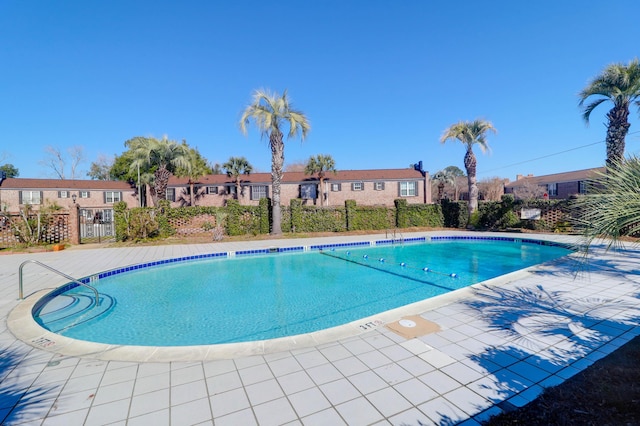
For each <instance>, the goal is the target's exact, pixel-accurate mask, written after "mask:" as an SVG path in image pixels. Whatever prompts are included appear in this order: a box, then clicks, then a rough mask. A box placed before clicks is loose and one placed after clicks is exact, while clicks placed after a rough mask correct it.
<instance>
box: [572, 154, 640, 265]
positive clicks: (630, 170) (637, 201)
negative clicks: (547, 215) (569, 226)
mask: <svg viewBox="0 0 640 426" xmlns="http://www.w3.org/2000/svg"><path fill="white" fill-rule="evenodd" d="M611 165H612V166H613V167H611V168H608V169H607V172H606V173H602V174H599V175H598V177H597V178H596V179H594V181H593V182H591V183H590V185H589V187H588V191H587V194H584V195H580V196H578V198H577V199H576V200H575V201H574V202H572V204H571V216H572V218H574V219H575V221H576V226H577V227H578V228H579V229H580V230H581V231H582V234H583V238H584V241H583V244H582V247H586V248H587V249H588V247H589V246H590V245H591V243H592V242H593V241H594V240H595V239H597V238H607V239H608V241H609V242H608V247H609V248H610V247H612V246H614V245H617V244H619V242H620V239H621V238H622V237H626V236H633V237H636V238H637V237H638V235H640V191H638V187H639V186H640V158H638V157H634V156H632V157H630V158H628V159H627V160H626V161H625V160H623V161H622V162H619V163H612V164H611ZM585 253H586V250H585Z"/></svg>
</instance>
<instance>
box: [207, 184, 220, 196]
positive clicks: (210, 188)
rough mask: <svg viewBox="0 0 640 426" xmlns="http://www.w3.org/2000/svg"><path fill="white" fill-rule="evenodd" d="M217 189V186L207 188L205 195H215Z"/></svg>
mask: <svg viewBox="0 0 640 426" xmlns="http://www.w3.org/2000/svg"><path fill="white" fill-rule="evenodd" d="M217 193H218V187H217V186H207V194H217Z"/></svg>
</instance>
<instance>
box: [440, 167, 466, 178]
mask: <svg viewBox="0 0 640 426" xmlns="http://www.w3.org/2000/svg"><path fill="white" fill-rule="evenodd" d="M443 171H444V172H445V173H447V174H448V175H450V176H453V177H462V176H464V175H465V174H464V172H463V171H462V169H461V168H460V167H456V166H447V167H445V168H444V170H443Z"/></svg>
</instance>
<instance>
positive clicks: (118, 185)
mask: <svg viewBox="0 0 640 426" xmlns="http://www.w3.org/2000/svg"><path fill="white" fill-rule="evenodd" d="M131 188H132V186H131V185H130V184H129V183H127V182H123V181H116V180H79V179H30V178H7V179H4V180H3V181H2V182H0V189H52V190H53V189H56V190H57V189H60V190H69V189H86V190H94V191H95V190H118V191H123V190H125V191H126V190H128V189H131Z"/></svg>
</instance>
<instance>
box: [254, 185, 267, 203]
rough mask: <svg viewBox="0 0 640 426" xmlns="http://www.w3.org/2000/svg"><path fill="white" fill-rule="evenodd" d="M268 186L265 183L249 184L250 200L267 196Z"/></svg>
mask: <svg viewBox="0 0 640 426" xmlns="http://www.w3.org/2000/svg"><path fill="white" fill-rule="evenodd" d="M268 193H269V190H268V187H267V185H254V186H251V199H252V200H259V199H261V198H267V197H268Z"/></svg>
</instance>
